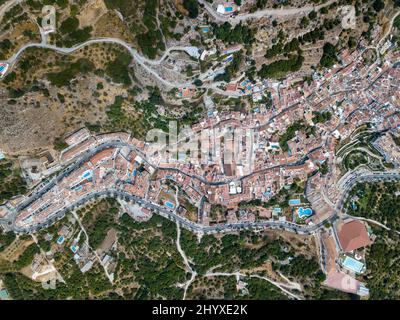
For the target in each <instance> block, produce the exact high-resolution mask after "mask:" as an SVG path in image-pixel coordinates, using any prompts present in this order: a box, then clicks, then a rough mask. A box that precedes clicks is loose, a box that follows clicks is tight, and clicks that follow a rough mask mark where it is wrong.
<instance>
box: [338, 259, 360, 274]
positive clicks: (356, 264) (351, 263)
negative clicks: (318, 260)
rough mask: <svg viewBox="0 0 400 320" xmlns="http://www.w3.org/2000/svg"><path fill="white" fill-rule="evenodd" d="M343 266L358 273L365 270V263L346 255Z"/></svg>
mask: <svg viewBox="0 0 400 320" xmlns="http://www.w3.org/2000/svg"><path fill="white" fill-rule="evenodd" d="M342 266H343V267H345V268H346V269H348V270H350V271H354V272H356V273H361V272H363V269H364V264H363V263H362V262H360V261H357V260H356V259H353V258H352V257H349V256H346V258H345V259H344V260H343V262H342Z"/></svg>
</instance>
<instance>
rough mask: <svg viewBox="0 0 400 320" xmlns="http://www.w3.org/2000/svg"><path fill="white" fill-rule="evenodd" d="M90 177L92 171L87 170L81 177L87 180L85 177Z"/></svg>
mask: <svg viewBox="0 0 400 320" xmlns="http://www.w3.org/2000/svg"><path fill="white" fill-rule="evenodd" d="M90 176H92V170H88V171H85V172H84V173H83V177H84V178H87V177H90Z"/></svg>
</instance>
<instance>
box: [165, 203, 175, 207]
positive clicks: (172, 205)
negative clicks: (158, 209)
mask: <svg viewBox="0 0 400 320" xmlns="http://www.w3.org/2000/svg"><path fill="white" fill-rule="evenodd" d="M165 205H166V206H167V207H170V208H173V207H174V204H173V203H171V202H169V201H165Z"/></svg>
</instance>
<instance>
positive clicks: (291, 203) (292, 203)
mask: <svg viewBox="0 0 400 320" xmlns="http://www.w3.org/2000/svg"><path fill="white" fill-rule="evenodd" d="M300 203H301V202H300V199H290V200H289V206H298V205H299V204H300Z"/></svg>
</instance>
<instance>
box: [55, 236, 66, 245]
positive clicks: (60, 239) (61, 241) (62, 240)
mask: <svg viewBox="0 0 400 320" xmlns="http://www.w3.org/2000/svg"><path fill="white" fill-rule="evenodd" d="M64 239H65V238H64V237H63V236H60V237H59V238H58V240H57V243H58V244H62V243H63V242H64Z"/></svg>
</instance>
